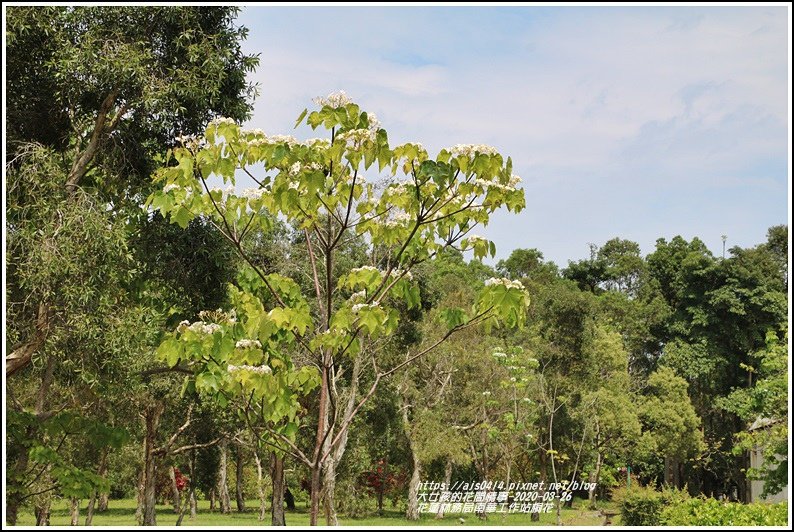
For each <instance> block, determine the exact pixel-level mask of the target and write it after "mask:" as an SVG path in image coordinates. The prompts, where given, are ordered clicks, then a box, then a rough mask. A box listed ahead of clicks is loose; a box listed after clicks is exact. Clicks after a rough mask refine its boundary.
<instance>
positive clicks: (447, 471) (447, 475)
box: [436, 458, 509, 519]
mask: <svg viewBox="0 0 794 532" xmlns="http://www.w3.org/2000/svg"><path fill="white" fill-rule="evenodd" d="M451 485H452V459H451V458H447V463H446V465H444V487H445V489H444V490H443V491H442V493H444V492H446V493H447V500H446V501H443V497H442V501H441V503H440V504H439V505H438V512H436V519H441V518H443V517H444V504H445V503H449V498H448V497H449V488H450V487H451ZM508 485H509V484H508Z"/></svg>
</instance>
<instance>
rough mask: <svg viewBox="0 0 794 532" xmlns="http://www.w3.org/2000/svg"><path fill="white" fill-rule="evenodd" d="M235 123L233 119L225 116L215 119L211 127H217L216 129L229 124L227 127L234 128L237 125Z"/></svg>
mask: <svg viewBox="0 0 794 532" xmlns="http://www.w3.org/2000/svg"><path fill="white" fill-rule="evenodd" d="M235 123H236V122H235V121H234V119H232V118H227V117H225V116H219V117H217V118H213V119H212V121H211V122H210V125H211V126H215V127H217V126H220V125H221V124H227V125H230V126H233V125H235Z"/></svg>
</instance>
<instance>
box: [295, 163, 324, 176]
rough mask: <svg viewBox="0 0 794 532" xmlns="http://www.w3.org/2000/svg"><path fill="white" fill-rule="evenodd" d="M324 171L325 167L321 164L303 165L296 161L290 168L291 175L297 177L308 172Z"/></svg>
mask: <svg viewBox="0 0 794 532" xmlns="http://www.w3.org/2000/svg"><path fill="white" fill-rule="evenodd" d="M322 169H323V165H321V164H320V163H309V164H301V162H300V161H296V162H295V163H293V164H292V166H290V167H289V175H292V176H295V175H298V174H299V173H301V172H303V171H306V170H309V171H313V172H316V171H318V170H322Z"/></svg>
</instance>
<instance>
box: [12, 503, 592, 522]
mask: <svg viewBox="0 0 794 532" xmlns="http://www.w3.org/2000/svg"><path fill="white" fill-rule="evenodd" d="M135 504H136V503H135V500H134V499H120V500H111V501H110V505H109V508H108V510H107V511H106V512H102V513H95V514H94V523H93V524H94V525H95V526H135V525H136V522H135ZM297 506H298V508H297V510H295V511H287V512H286V519H287V526H308V524H309V511H308V508H306V505H305V503H301V502H298V504H297ZM372 506H373V513H374V507H375V501H374V500H373V501H372ZM85 507H86V505H85V502H84V503H83V505H82V507H81V509H80V524H81V525H82V524H84V523H85V514H86V510H85ZM258 515H259V501H256V500H248V501H246V511H245V512H242V513H240V512H237V510H236V508H235V505H234V501H232V512H231V513H230V514H225V515H224V514H221V513H220V512H219V511H218V510H214V511H210V509H209V501H205V500H202V501H199V503H198V515H197V516H196V517H195V519H191V518H190V516H189V515H185V518H184V520H183V521H182V525H183V526H263V525H270V507H269V506H268V513H267V517H266V519H265V520H264V521H259V520H258V519H257V517H258ZM177 517H178V516H177V515H176V514H175V513H174V510H173V507H172V506H165V505H158V506H157V524H158V525H160V526H173V525H175V524H176V520H177ZM561 517H562V524H563V525H567V526H596V525H601V524H602V523H603V521H604V518H603V517H601V516H600V515H599V513H598V511H593V510H589V509H587V501H580V500H575V501H574V503H573V506H572V507H571V508H563V509H562V512H561ZM461 518H462V519H463V522H461ZM69 521H70V518H69V504H68V501H65V500H58V501H55V502H54V504H53V507H52V514H51V520H50V524H52V525H54V526H65V525H68V524H69ZM556 523H557V516H556V514H555V513H553V512H552V513H544V514H541V515H540V521H536V522H533V521H532V520H531V519H530V516H529V514H521V513H515V514H498V513H497V514H490V515H489V516H488V519H487V520H483V519H479V518H478V517H477V516H476V515H474V514H449V515H447V516H446V517H444V518H443V519H435V517H434V515H431V514H423V515H422V517H421V519H420V520H419V521H408V520H407V519H405V517H404V514H403V512H401V511H399V510H397V509H393V508H387V509H386V510H385V512H384V515H382V516H378V515H372V516H368V517H359V518H348V517H346V516H344V515H339V524H341V525H346V526H402V527H404V526H549V525H555V524H556ZM17 524H18V525H34V524H35V519H34V517H33V512H32V511H31V510H30V509H29V508H25V509H22V510H20V513H19V520H18V522H17ZM320 524H325V519H324V517H322V515H321V519H320Z"/></svg>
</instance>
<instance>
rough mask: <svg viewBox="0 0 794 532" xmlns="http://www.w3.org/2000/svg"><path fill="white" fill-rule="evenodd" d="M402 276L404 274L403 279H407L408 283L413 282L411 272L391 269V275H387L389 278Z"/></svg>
mask: <svg viewBox="0 0 794 532" xmlns="http://www.w3.org/2000/svg"><path fill="white" fill-rule="evenodd" d="M403 274H405V275H404V277H405V278H406V279H408V280H409V281H413V280H414V276H413V274H412V273H411V272H409V271H405V270H399V269H397V268H395V269H393V270H392V271H391V273H390V274H389V276H390V277H400V276H401V275H403Z"/></svg>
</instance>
